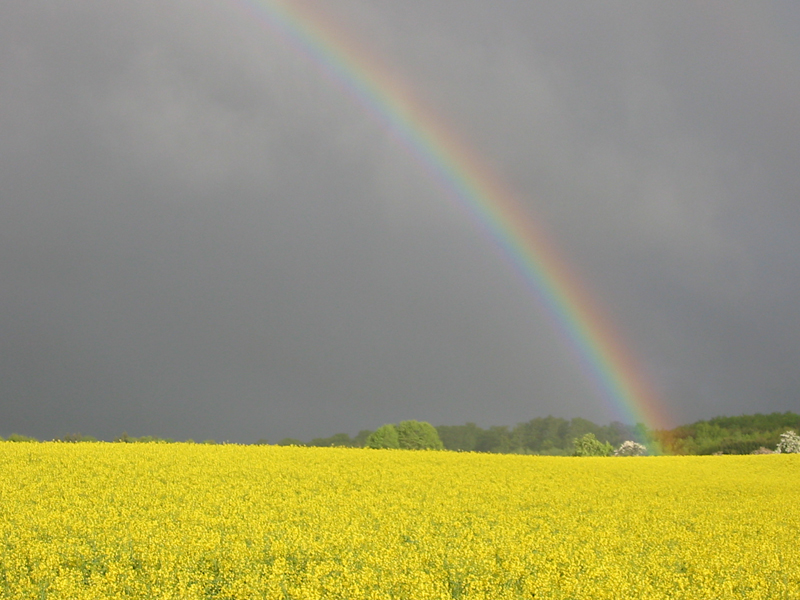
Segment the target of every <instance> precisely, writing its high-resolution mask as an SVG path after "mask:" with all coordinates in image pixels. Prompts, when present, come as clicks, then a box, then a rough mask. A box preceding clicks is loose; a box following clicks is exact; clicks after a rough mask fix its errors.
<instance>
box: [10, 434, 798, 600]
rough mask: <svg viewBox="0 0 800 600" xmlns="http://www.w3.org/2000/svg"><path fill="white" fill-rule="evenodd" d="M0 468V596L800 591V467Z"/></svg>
mask: <svg viewBox="0 0 800 600" xmlns="http://www.w3.org/2000/svg"><path fill="white" fill-rule="evenodd" d="M0 462H1V463H2V464H3V469H2V470H0V490H3V502H2V503H0V540H3V543H2V544H0V565H2V568H0V572H2V577H0V598H31V599H33V598H47V599H48V600H73V599H76V600H89V599H90V598H114V599H119V600H140V599H145V598H147V599H153V600H165V599H167V598H180V599H181V600H201V599H203V600H206V599H217V600H222V599H233V598H265V599H269V600H284V599H287V598H292V599H295V600H312V599H317V598H330V599H331V600H349V599H356V598H357V599H359V600H361V599H363V600H387V599H389V598H398V599H402V598H413V599H415V600H443V599H445V598H448V599H454V598H457V599H460V600H489V599H491V600H520V599H523V598H527V599H531V598H536V599H552V600H555V599H560V600H565V599H567V598H575V599H577V598H592V599H597V600H611V599H618V598H675V599H677V598H681V599H684V600H699V599H702V600H705V599H708V598H717V599H721V598H725V599H727V598H747V599H748V600H772V599H774V598H786V599H791V598H797V590H798V589H800V545H799V544H797V542H796V535H794V533H795V532H796V531H798V529H800V489H798V486H797V484H796V482H795V479H796V477H795V475H796V473H797V471H798V467H800V456H798V455H785V456H781V455H778V456H774V457H772V458H767V459H765V458H763V457H752V456H730V457H724V458H722V459H720V458H712V457H659V458H653V459H648V460H640V461H624V460H598V461H590V460H568V459H563V458H554V457H533V456H512V455H487V454H467V453H455V452H452V453H451V452H448V453H441V452H436V453H433V452H368V451H363V450H358V449H350V448H281V447H277V446H265V447H251V446H236V445H215V446H203V445H201V444H169V445H168V444H139V445H134V444H109V443H101V444H56V443H42V444H35V445H23V444H9V443H3V444H0ZM734 498H735V502H732V501H731V499H734ZM755 531H757V532H758V535H754V534H753V532H755ZM632 540H635V542H633V543H632Z"/></svg>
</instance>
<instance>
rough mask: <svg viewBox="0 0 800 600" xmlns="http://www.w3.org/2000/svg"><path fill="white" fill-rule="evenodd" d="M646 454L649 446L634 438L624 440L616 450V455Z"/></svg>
mask: <svg viewBox="0 0 800 600" xmlns="http://www.w3.org/2000/svg"><path fill="white" fill-rule="evenodd" d="M646 454H647V448H645V447H644V446H643V445H642V444H640V443H639V442H634V441H632V440H626V441H624V442H622V444H621V445H620V447H619V448H617V449H616V450H614V456H645V455H646Z"/></svg>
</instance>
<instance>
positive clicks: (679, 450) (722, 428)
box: [653, 412, 800, 454]
mask: <svg viewBox="0 0 800 600" xmlns="http://www.w3.org/2000/svg"><path fill="white" fill-rule="evenodd" d="M787 428H789V429H792V428H793V429H800V415H798V414H796V413H792V412H785V413H771V414H768V415H763V414H760V413H757V414H754V415H742V416H738V417H715V418H713V419H709V420H708V421H697V422H696V423H692V424H689V425H682V426H680V427H676V428H675V429H671V430H664V431H657V432H654V434H653V437H654V438H655V439H656V440H657V441H658V443H659V445H660V446H661V448H662V449H663V451H664V452H665V453H668V454H714V453H721V454H750V453H752V452H754V451H755V450H757V449H758V448H760V447H761V446H764V447H766V448H774V447H775V446H776V445H777V444H778V443H779V441H780V435H781V433H782V432H784V431H786V429H787Z"/></svg>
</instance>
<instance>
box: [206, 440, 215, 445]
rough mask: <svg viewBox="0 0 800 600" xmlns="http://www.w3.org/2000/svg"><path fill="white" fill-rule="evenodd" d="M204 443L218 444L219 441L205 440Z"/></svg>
mask: <svg viewBox="0 0 800 600" xmlns="http://www.w3.org/2000/svg"><path fill="white" fill-rule="evenodd" d="M203 443H204V444H208V445H210V446H212V445H214V444H216V443H217V442H215V441H214V440H203Z"/></svg>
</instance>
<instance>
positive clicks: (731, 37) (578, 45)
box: [0, 0, 800, 442]
mask: <svg viewBox="0 0 800 600" xmlns="http://www.w3.org/2000/svg"><path fill="white" fill-rule="evenodd" d="M285 1H286V2H287V3H288V4H297V3H298V2H299V0H285ZM301 4H302V6H303V8H304V10H306V11H308V12H309V14H312V15H314V18H315V19H319V22H321V23H324V24H325V25H326V26H327V27H329V28H330V29H331V30H333V31H336V32H338V35H340V36H342V38H343V39H347V40H348V43H349V44H350V45H351V46H352V47H354V48H358V49H359V52H361V53H362V54H363V56H368V57H370V59H371V60H373V61H375V63H376V64H380V65H383V67H382V68H383V69H384V71H385V73H387V74H390V75H391V77H393V78H394V79H395V80H397V81H400V82H402V83H403V85H405V86H406V88H407V89H409V90H411V91H412V93H413V95H414V97H415V98H416V99H417V101H418V102H419V103H420V104H421V105H423V106H426V107H427V108H428V109H429V110H430V112H431V113H432V114H435V115H438V116H439V118H441V122H442V123H445V122H446V123H447V124H448V127H449V128H450V129H451V130H452V131H453V132H454V133H455V134H457V136H458V137H459V138H460V139H461V140H463V141H464V143H465V144H466V145H468V146H469V148H471V151H472V152H474V153H475V155H477V156H479V157H480V161H481V162H482V164H484V165H485V166H486V167H487V168H489V169H491V170H493V172H494V173H495V174H496V175H497V176H498V177H499V178H500V179H502V180H503V181H504V182H505V183H506V184H507V186H508V187H509V188H510V189H513V190H514V191H515V194H516V197H517V199H518V200H519V202H520V203H521V205H522V206H523V207H524V209H525V210H526V211H529V214H530V215H531V217H532V218H535V219H536V222H537V223H538V225H539V226H540V227H541V228H542V229H544V230H546V231H547V232H548V234H549V236H550V238H551V239H552V240H553V241H554V242H555V244H556V245H557V246H558V249H559V251H560V254H561V256H562V258H563V259H564V261H565V262H566V263H568V264H569V265H570V267H571V268H572V269H573V271H574V272H575V273H577V274H578V276H579V279H580V280H581V281H582V283H583V284H584V285H585V287H586V288H587V289H588V290H590V296H591V299H592V304H593V306H595V307H596V308H597V309H598V310H600V311H601V312H602V313H604V314H606V315H607V316H608V318H609V320H610V321H611V322H612V323H613V326H614V329H615V330H616V332H617V333H618V335H619V339H621V340H624V344H625V346H626V348H627V349H628V352H629V353H630V354H631V355H632V356H634V357H635V359H636V361H637V365H638V367H637V368H638V369H639V370H640V371H641V373H642V375H643V377H645V378H646V379H648V380H649V381H650V382H651V384H652V387H653V390H654V392H655V393H656V394H657V396H658V398H659V403H660V406H661V408H662V412H663V413H664V414H665V415H666V419H665V422H663V423H657V424H654V425H658V426H664V427H666V426H669V427H671V426H675V425H678V424H682V423H688V422H692V421H695V420H698V419H707V418H711V417H714V416H717V415H738V414H751V413H755V412H761V413H769V412H775V411H780V412H784V411H788V410H792V411H798V410H800V300H799V299H800V194H799V193H798V192H800V169H798V168H797V165H798V164H800V160H799V159H800V106H798V103H800V100H798V99H800V5H799V4H798V3H796V2H794V1H793V0H786V1H766V2H761V3H758V4H754V3H750V2H738V1H736V0H726V1H724V2H723V1H718V2H714V1H702V2H701V1H699V0H698V1H690V0H682V1H679V2H666V1H659V2H648V3H642V2H637V1H633V0H631V1H611V0H608V1H598V2H591V3H588V2H587V3H578V2H562V1H560V0H558V1H556V0H552V1H544V0H543V1H537V2H518V1H516V0H492V1H491V2H489V1H488V0H425V1H421V0H404V1H403V2H399V1H397V0H395V1H389V0H369V1H367V0H324V1H322V0H303V1H302V3H301ZM547 415H554V416H558V417H563V418H573V417H582V418H587V419H591V420H593V421H595V422H597V423H608V422H610V421H612V420H624V419H625V417H626V416H627V415H626V414H625V413H624V411H623V412H621V411H620V410H619V407H618V406H614V405H613V403H609V402H608V400H606V399H605V398H604V397H603V396H602V394H601V393H599V392H598V390H597V389H596V387H595V386H594V385H593V383H592V381H590V380H589V379H587V377H586V376H585V373H584V372H583V371H582V370H581V368H580V366H579V365H578V364H577V361H576V359H575V355H574V352H573V349H572V348H570V346H569V344H567V343H565V341H564V336H563V335H562V334H561V332H559V330H558V327H554V326H553V319H552V315H550V314H548V313H547V311H546V310H543V307H542V304H541V302H540V301H539V299H538V298H537V297H536V295H535V294H532V293H531V290H530V288H529V286H528V285H527V284H526V282H525V281H524V280H523V279H522V278H521V277H520V276H519V274H518V273H517V272H516V271H515V270H514V269H513V268H512V267H511V265H510V263H509V259H508V257H507V256H504V255H503V254H502V252H498V251H497V248H496V247H495V245H493V244H492V243H491V242H490V241H489V240H487V238H486V236H485V235H484V234H483V233H481V231H480V230H479V228H478V227H476V224H475V221H474V218H471V216H470V215H469V214H467V212H466V211H465V210H464V209H463V208H459V207H458V206H457V205H455V204H454V203H453V202H452V199H451V198H449V197H448V195H447V193H446V191H445V190H443V189H442V188H441V186H440V185H438V184H437V182H436V181H435V180H434V179H433V178H432V177H431V175H430V174H429V172H428V171H427V170H426V169H425V168H424V165H421V164H420V163H419V162H418V161H417V160H416V159H415V157H414V156H413V154H412V153H409V151H408V149H407V148H406V147H404V146H403V144H401V143H399V142H398V140H397V139H396V136H393V135H391V134H390V133H388V132H387V131H386V130H385V128H383V127H381V125H380V123H378V122H377V121H376V120H375V118H374V116H372V115H370V114H369V113H368V111H366V110H365V109H364V107H363V106H361V105H359V104H358V103H357V102H355V101H354V99H353V98H352V97H351V95H348V94H347V93H346V91H344V90H343V88H342V86H340V85H336V84H335V83H334V82H331V81H330V79H328V78H326V77H324V76H322V75H321V74H320V70H319V68H318V65H315V64H313V62H309V60H308V59H307V58H306V57H304V56H303V55H302V54H301V53H300V52H298V50H297V48H296V47H293V46H292V45H291V44H287V43H286V42H285V40H282V39H280V38H279V37H277V36H276V35H275V33H274V32H273V31H272V30H270V29H269V28H268V27H266V26H265V25H264V23H263V22H261V21H259V19H258V18H256V17H254V15H253V13H252V12H251V11H249V10H247V8H246V6H245V4H244V3H243V2H242V1H240V0H132V1H131V2H124V3H117V2H114V3H109V2H103V1H101V0H69V1H66V0H46V1H45V0H30V1H28V2H24V3H22V2H19V3H13V5H11V6H9V7H7V8H6V9H5V10H4V17H3V19H2V20H1V21H0V435H3V436H7V435H9V434H10V433H12V432H16V433H21V434H25V435H31V436H35V437H38V438H39V439H52V438H56V437H60V436H63V435H65V434H67V433H83V434H87V435H93V436H96V437H98V438H101V439H113V437H115V436H117V435H119V434H121V433H122V432H123V431H124V432H127V433H129V434H130V435H134V436H141V435H154V436H159V437H172V438H175V439H187V438H192V439H198V440H202V439H209V438H210V439H216V440H218V441H223V440H228V441H231V442H254V441H256V440H258V439H263V438H266V439H269V440H270V441H275V442H276V441H278V440H280V439H281V438H284V437H293V438H299V439H304V440H308V439H310V438H312V437H323V436H329V435H332V434H334V433H338V432H345V433H350V434H355V433H356V432H358V431H359V430H361V429H375V428H377V427H378V426H380V425H381V424H383V423H388V422H395V423H396V422H399V421H401V420H404V419H417V420H424V421H429V422H431V423H433V424H434V425H439V424H451V425H455V424H463V423H466V422H475V423H477V424H479V425H481V426H484V427H485V426H489V425H513V424H515V423H519V422H524V421H528V420H530V419H532V418H534V417H543V416H547Z"/></svg>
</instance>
